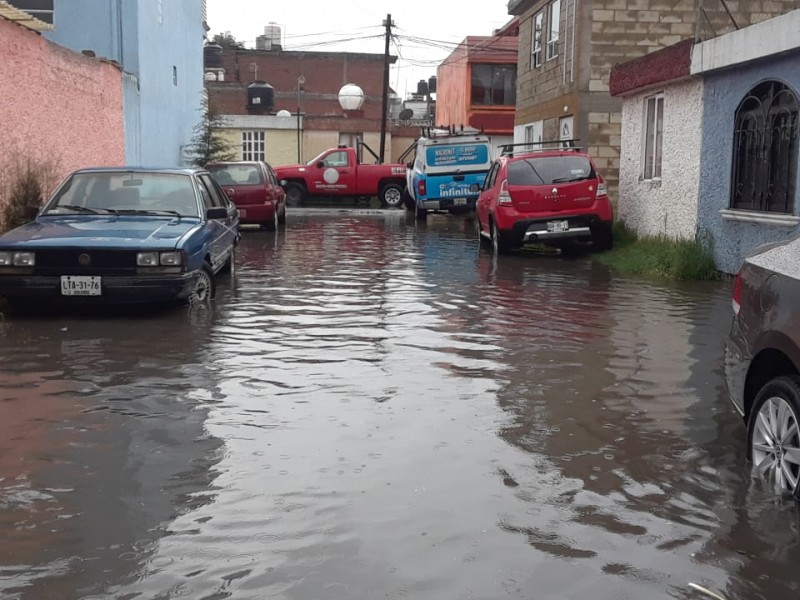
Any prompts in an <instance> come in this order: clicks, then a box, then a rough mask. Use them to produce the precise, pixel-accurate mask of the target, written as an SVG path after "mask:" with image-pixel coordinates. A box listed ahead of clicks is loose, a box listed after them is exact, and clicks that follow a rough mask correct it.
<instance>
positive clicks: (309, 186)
mask: <svg viewBox="0 0 800 600" xmlns="http://www.w3.org/2000/svg"><path fill="white" fill-rule="evenodd" d="M365 147H366V146H365ZM370 152H371V153H372V154H373V155H374V152H372V151H371V150H370ZM376 162H377V157H376ZM275 173H276V175H277V176H278V179H279V180H280V182H281V185H282V186H283V189H284V190H286V199H287V202H288V203H289V204H290V205H292V206H300V205H302V204H303V202H304V201H305V200H306V199H307V198H309V197H314V196H316V197H330V196H334V197H356V198H363V197H371V196H377V197H378V199H380V201H381V203H382V204H383V205H385V206H389V207H395V206H400V204H401V203H402V201H403V190H404V189H405V185H406V180H405V177H406V166H405V165H404V164H373V165H371V164H366V163H363V162H361V160H360V159H359V156H358V153H357V152H356V149H355V148H352V147H347V146H339V147H338V148H331V149H329V150H325V151H324V152H322V153H320V154H319V155H317V156H316V157H314V158H313V159H312V160H310V161H309V162H308V163H307V164H305V165H287V166H281V167H276V168H275Z"/></svg>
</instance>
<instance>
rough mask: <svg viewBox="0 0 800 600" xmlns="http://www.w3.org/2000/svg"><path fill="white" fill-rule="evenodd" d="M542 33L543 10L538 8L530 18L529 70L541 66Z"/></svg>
mask: <svg viewBox="0 0 800 600" xmlns="http://www.w3.org/2000/svg"><path fill="white" fill-rule="evenodd" d="M537 25H538V28H537ZM543 35H544V11H543V10H540V11H539V12H537V13H536V14H535V15H533V19H532V20H531V70H533V69H538V68H539V67H541V66H542V36H543Z"/></svg>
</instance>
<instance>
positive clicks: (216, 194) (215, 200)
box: [200, 175, 227, 208]
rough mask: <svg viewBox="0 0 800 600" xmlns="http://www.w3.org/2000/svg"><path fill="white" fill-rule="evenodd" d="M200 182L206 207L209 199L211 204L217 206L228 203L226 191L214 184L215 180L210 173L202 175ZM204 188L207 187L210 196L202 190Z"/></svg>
mask: <svg viewBox="0 0 800 600" xmlns="http://www.w3.org/2000/svg"><path fill="white" fill-rule="evenodd" d="M200 183H201V185H200V188H201V194H202V196H203V203H205V204H206V207H208V204H207V202H208V201H210V202H211V206H213V207H217V208H218V207H221V206H225V205H226V202H225V198H227V196H226V195H225V192H223V191H222V190H220V189H219V188H218V187H216V186H215V185H214V180H213V179H211V177H209V176H208V175H200ZM202 188H205V191H206V192H207V193H208V198H206V195H205V194H204V193H203V192H202Z"/></svg>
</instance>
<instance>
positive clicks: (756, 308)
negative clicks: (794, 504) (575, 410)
mask: <svg viewBox="0 0 800 600" xmlns="http://www.w3.org/2000/svg"><path fill="white" fill-rule="evenodd" d="M732 303H733V313H734V317H733V323H732V325H731V330H730V334H729V336H728V340H727V344H726V348H725V375H726V379H727V385H728V392H729V394H730V398H731V401H732V402H733V405H734V407H735V408H736V410H737V411H738V412H739V414H740V415H742V417H743V418H744V421H745V423H746V425H747V454H748V457H749V458H750V459H751V460H752V462H753V468H754V470H755V472H756V473H757V474H759V475H761V476H763V478H764V479H765V480H766V481H767V483H768V484H769V485H770V486H771V487H772V488H773V489H774V490H775V491H776V492H777V493H779V494H786V493H795V494H797V493H798V479H799V478H800V430H799V429H798V427H799V426H800V239H798V240H794V241H791V242H783V243H779V244H773V245H771V246H769V247H765V248H762V249H761V250H759V251H758V252H757V253H756V254H754V255H753V256H750V257H749V258H748V259H747V260H746V261H745V263H744V265H743V266H742V268H741V270H740V271H739V273H738V275H737V276H736V279H735V281H734V285H733V300H732Z"/></svg>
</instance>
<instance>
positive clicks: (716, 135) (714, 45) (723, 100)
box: [692, 11, 800, 273]
mask: <svg viewBox="0 0 800 600" xmlns="http://www.w3.org/2000/svg"><path fill="white" fill-rule="evenodd" d="M798 31H800V11H794V12H792V13H789V14H787V15H784V16H782V17H777V18H775V19H771V20H769V21H765V22H763V23H760V24H758V25H754V26H752V27H748V28H746V29H742V30H740V31H737V32H735V33H732V34H729V35H726V36H723V37H721V38H717V39H715V40H711V41H709V42H704V43H703V44H699V45H697V46H695V48H694V52H693V60H692V73H693V74H695V75H700V76H702V78H703V80H704V93H703V128H702V131H703V134H702V153H701V161H700V188H699V190H700V191H699V200H700V201H699V204H698V231H699V232H701V233H708V234H710V235H711V237H712V239H713V240H714V255H715V260H716V263H717V266H718V267H719V268H720V269H721V270H723V271H725V272H728V273H735V272H736V271H737V270H738V269H739V267H740V266H741V264H742V261H743V260H744V258H745V257H746V256H747V255H748V254H750V253H751V252H752V251H753V250H754V249H755V248H757V247H758V246H760V245H762V244H766V243H770V242H776V241H780V240H785V239H793V238H796V237H797V236H798V235H800V197H799V196H798V190H800V156H799V155H798V145H799V144H800V36H798V33H797V32H798Z"/></svg>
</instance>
